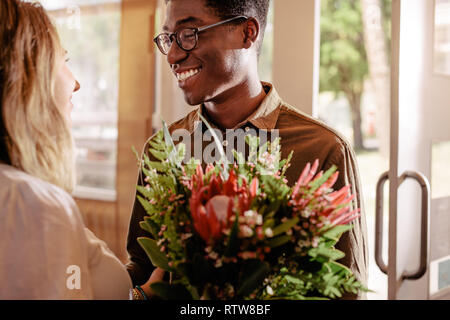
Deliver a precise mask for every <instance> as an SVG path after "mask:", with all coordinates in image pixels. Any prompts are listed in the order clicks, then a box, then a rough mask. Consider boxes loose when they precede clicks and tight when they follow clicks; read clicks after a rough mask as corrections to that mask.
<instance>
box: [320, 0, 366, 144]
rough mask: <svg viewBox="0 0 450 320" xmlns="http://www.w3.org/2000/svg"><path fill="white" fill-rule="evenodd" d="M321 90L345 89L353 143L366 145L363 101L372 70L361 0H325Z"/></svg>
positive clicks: (322, 11) (336, 92) (321, 45)
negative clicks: (365, 85) (365, 36)
mask: <svg viewBox="0 0 450 320" xmlns="http://www.w3.org/2000/svg"><path fill="white" fill-rule="evenodd" d="M320 25H321V40H320V89H319V90H320V92H333V93H334V94H335V96H336V97H337V96H338V95H339V94H340V93H343V94H344V95H345V97H346V99H347V101H348V103H349V106H350V110H351V117H352V121H351V122H352V129H353V146H354V148H355V150H362V149H364V141H363V134H362V130H361V124H362V114H361V101H362V95H363V92H364V82H365V80H366V78H367V77H368V74H369V66H368V62H367V55H366V48H365V43H364V35H363V22H362V15H361V2H360V1H359V0H322V6H321V22H320Z"/></svg>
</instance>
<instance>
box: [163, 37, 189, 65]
mask: <svg viewBox="0 0 450 320" xmlns="http://www.w3.org/2000/svg"><path fill="white" fill-rule="evenodd" d="M187 55H188V53H187V52H186V51H184V50H183V49H181V48H180V46H179V45H178V43H177V42H176V41H175V39H174V41H173V42H172V45H171V46H170V49H169V52H168V53H167V62H168V63H169V64H170V65H174V64H178V63H180V61H183V60H184V59H186V57H187Z"/></svg>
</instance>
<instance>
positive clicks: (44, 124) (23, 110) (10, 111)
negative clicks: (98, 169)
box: [0, 0, 75, 192]
mask: <svg viewBox="0 0 450 320" xmlns="http://www.w3.org/2000/svg"><path fill="white" fill-rule="evenodd" d="M0 21H1V23H0V45H1V50H0V109H1V113H0V149H1V150H0V162H3V163H7V164H10V165H12V166H14V167H16V168H18V169H20V170H23V171H25V172H26V173H28V174H30V175H33V176H36V177H39V178H41V179H43V180H45V181H48V182H50V183H53V184H55V185H57V186H59V187H62V188H63V189H65V190H66V191H68V192H71V191H72V190H73V187H74V183H75V179H74V176H75V164H74V143H73V138H72V135H71V132H70V126H69V124H68V119H66V116H65V115H64V110H62V106H58V105H57V104H56V100H55V94H54V93H55V90H54V89H55V79H56V75H57V72H58V69H57V67H58V65H57V64H58V63H61V61H62V59H64V51H63V49H62V46H61V44H60V40H59V37H58V34H57V31H56V29H55V27H54V26H53V24H52V23H51V21H50V19H49V17H48V16H47V14H46V12H45V10H44V9H43V8H42V6H41V5H40V4H37V3H27V2H22V1H20V0H1V1H0Z"/></svg>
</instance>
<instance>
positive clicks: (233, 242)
mask: <svg viewBox="0 0 450 320" xmlns="http://www.w3.org/2000/svg"><path fill="white" fill-rule="evenodd" d="M238 233H239V213H237V212H236V220H235V221H234V223H233V227H232V228H231V232H230V237H229V240H228V245H227V248H226V250H225V256H226V257H231V256H234V255H236V253H237V251H238V249H239V246H238V244H239V239H238Z"/></svg>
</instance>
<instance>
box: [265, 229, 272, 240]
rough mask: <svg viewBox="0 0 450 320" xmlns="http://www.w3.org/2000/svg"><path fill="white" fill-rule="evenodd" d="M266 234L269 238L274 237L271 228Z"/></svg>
mask: <svg viewBox="0 0 450 320" xmlns="http://www.w3.org/2000/svg"><path fill="white" fill-rule="evenodd" d="M264 234H265V235H266V237H267V238H272V237H273V231H272V229H270V228H267V229H266V230H264Z"/></svg>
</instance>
